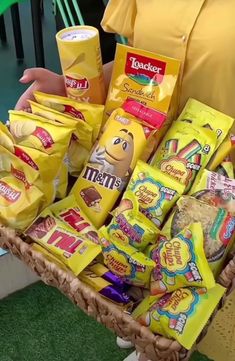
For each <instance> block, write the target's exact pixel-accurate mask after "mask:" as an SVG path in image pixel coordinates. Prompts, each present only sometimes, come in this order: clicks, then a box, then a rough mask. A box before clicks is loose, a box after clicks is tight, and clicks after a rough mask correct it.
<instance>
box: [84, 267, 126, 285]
mask: <svg viewBox="0 0 235 361" xmlns="http://www.w3.org/2000/svg"><path fill="white" fill-rule="evenodd" d="M87 269H88V270H90V271H91V272H94V273H95V274H96V275H97V276H99V277H102V278H103V279H104V280H106V281H108V282H110V283H112V284H113V285H114V286H115V287H116V288H118V289H120V290H123V289H124V288H125V286H126V285H125V283H124V282H123V280H122V279H121V278H120V277H118V276H117V275H115V274H114V273H112V272H111V271H110V270H109V269H108V268H107V267H105V265H103V264H102V263H99V262H96V261H94V262H93V263H92V264H90V265H89V266H88V267H87Z"/></svg>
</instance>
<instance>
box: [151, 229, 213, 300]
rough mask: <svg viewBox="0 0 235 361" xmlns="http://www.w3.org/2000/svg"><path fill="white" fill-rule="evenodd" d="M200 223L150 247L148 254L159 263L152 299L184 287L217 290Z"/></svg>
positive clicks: (155, 272)
mask: <svg viewBox="0 0 235 361" xmlns="http://www.w3.org/2000/svg"><path fill="white" fill-rule="evenodd" d="M203 241H204V236H203V231H202V226H201V224H200V223H192V224H190V225H189V226H188V227H187V228H185V229H184V230H183V231H181V232H180V233H178V234H177V236H175V237H174V238H173V239H171V240H163V241H159V242H158V244H157V245H152V246H149V247H147V249H146V250H145V254H146V255H147V257H149V258H151V259H152V260H153V261H155V262H156V267H155V268H154V270H153V272H152V276H151V283H150V293H151V295H156V296H159V295H163V294H165V293H169V292H173V291H175V290H177V289H178V288H182V287H191V286H193V287H206V288H207V289H210V288H213V287H214V286H215V280H214V276H213V274H212V271H211V270H210V267H209V264H208V262H207V259H206V255H205V252H204V249H203Z"/></svg>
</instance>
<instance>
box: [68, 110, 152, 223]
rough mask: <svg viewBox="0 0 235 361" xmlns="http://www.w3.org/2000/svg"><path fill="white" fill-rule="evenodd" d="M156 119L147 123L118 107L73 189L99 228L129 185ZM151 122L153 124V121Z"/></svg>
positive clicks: (84, 209) (81, 204)
mask: <svg viewBox="0 0 235 361" xmlns="http://www.w3.org/2000/svg"><path fill="white" fill-rule="evenodd" d="M154 120H155V119H151V118H150V123H148V124H146V123H145V122H143V121H141V120H139V121H138V120H137V118H135V117H134V116H131V115H130V114H128V113H126V112H125V111H124V110H123V109H121V108H119V109H117V110H116V111H114V112H113V113H112V115H111V117H110V118H109V120H108V122H107V123H106V125H105V129H104V132H103V134H102V136H101V137H100V139H99V142H98V144H97V145H96V147H95V148H94V150H93V152H92V153H91V155H90V158H89V160H88V162H87V164H86V166H85V168H84V170H83V171H82V173H81V175H80V176H79V178H78V180H77V181H76V183H75V185H74V187H73V188H72V193H73V194H74V195H75V197H76V199H77V201H78V203H79V204H80V206H81V208H82V210H83V211H84V212H85V213H86V214H87V216H88V217H89V218H90V219H92V221H93V222H94V225H95V227H97V228H98V227H100V226H101V225H102V224H103V223H104V221H105V219H106V217H107V215H108V213H109V211H111V209H112V208H113V206H114V204H115V202H116V200H117V199H118V197H119V195H120V193H121V191H122V190H123V189H124V187H125V186H126V184H127V182H128V180H129V178H130V175H131V173H132V170H133V169H134V167H135V165H136V162H137V160H138V158H140V156H141V154H142V153H143V151H144V149H145V147H146V145H147V141H148V139H149V137H150V136H151V135H152V134H153V132H154V128H153V126H152V124H154ZM151 122H152V123H151Z"/></svg>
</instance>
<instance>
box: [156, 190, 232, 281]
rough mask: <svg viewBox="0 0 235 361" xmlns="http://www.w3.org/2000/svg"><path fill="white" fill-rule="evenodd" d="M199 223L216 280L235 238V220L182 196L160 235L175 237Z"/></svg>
mask: <svg viewBox="0 0 235 361" xmlns="http://www.w3.org/2000/svg"><path fill="white" fill-rule="evenodd" d="M194 222H200V223H201V225H202V229H203V234H204V251H205V254H206V258H207V260H208V262H209V265H210V268H211V270H212V271H213V274H214V275H215V277H216V276H217V275H218V274H219V272H220V270H221V267H222V266H223V263H224V260H225V258H226V255H227V253H228V252H229V250H230V248H231V246H232V244H233V242H234V237H235V217H234V216H233V215H232V214H231V213H229V212H227V211H226V210H225V209H223V208H217V207H214V206H211V205H209V204H206V203H205V202H202V201H200V200H198V199H196V198H194V197H191V196H183V197H181V198H180V199H179V200H178V202H177V207H176V208H175V209H174V210H173V212H172V214H171V216H170V217H169V219H168V220H167V222H166V223H165V225H164V227H163V229H162V232H163V233H164V235H165V236H166V237H167V238H173V237H175V236H176V235H177V234H178V233H179V232H181V231H182V230H183V229H184V228H185V227H187V226H188V225H189V224H190V223H194Z"/></svg>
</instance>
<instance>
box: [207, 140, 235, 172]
mask: <svg viewBox="0 0 235 361" xmlns="http://www.w3.org/2000/svg"><path fill="white" fill-rule="evenodd" d="M234 149H235V136H234V135H230V134H229V135H228V136H227V137H226V138H225V139H224V141H223V143H221V145H220V147H219V148H218V149H217V151H216V153H215V154H214V156H213V157H212V159H211V160H210V162H209V164H208V166H207V169H208V170H211V171H214V170H215V169H216V168H217V167H218V166H219V165H220V164H221V163H222V162H223V161H224V160H225V159H226V158H227V157H229V156H230V154H231V153H232V152H233V151H234Z"/></svg>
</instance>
